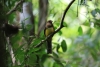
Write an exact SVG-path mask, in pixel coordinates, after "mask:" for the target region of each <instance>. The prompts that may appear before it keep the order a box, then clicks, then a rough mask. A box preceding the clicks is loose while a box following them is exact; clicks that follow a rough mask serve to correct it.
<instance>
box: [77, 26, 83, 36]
mask: <svg viewBox="0 0 100 67" xmlns="http://www.w3.org/2000/svg"><path fill="white" fill-rule="evenodd" d="M78 32H79V35H82V34H83V30H82V27H81V26H80V27H79V28H78Z"/></svg>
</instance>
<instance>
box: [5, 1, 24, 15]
mask: <svg viewBox="0 0 100 67" xmlns="http://www.w3.org/2000/svg"><path fill="white" fill-rule="evenodd" d="M22 2H24V0H20V1H18V2H17V3H16V4H15V6H14V7H13V8H12V9H11V10H10V11H8V12H7V14H6V15H9V14H11V13H12V12H14V11H15V10H16V8H17V7H18V5H19V4H21V3H22Z"/></svg>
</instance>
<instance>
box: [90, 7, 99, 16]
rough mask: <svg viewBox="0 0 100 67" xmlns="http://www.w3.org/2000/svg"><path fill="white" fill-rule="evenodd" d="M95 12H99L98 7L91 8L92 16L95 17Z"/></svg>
mask: <svg viewBox="0 0 100 67" xmlns="http://www.w3.org/2000/svg"><path fill="white" fill-rule="evenodd" d="M97 12H98V13H100V10H99V9H98V8H97V9H94V10H92V11H91V14H92V16H93V17H95V14H96V13H97Z"/></svg>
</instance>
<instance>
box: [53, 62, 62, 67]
mask: <svg viewBox="0 0 100 67" xmlns="http://www.w3.org/2000/svg"><path fill="white" fill-rule="evenodd" d="M53 67H63V66H62V65H60V64H58V63H56V62H54V63H53Z"/></svg>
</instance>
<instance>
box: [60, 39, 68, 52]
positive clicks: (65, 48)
mask: <svg viewBox="0 0 100 67" xmlns="http://www.w3.org/2000/svg"><path fill="white" fill-rule="evenodd" d="M61 48H62V50H63V52H66V50H67V44H66V41H65V40H63V41H62V42H61Z"/></svg>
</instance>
